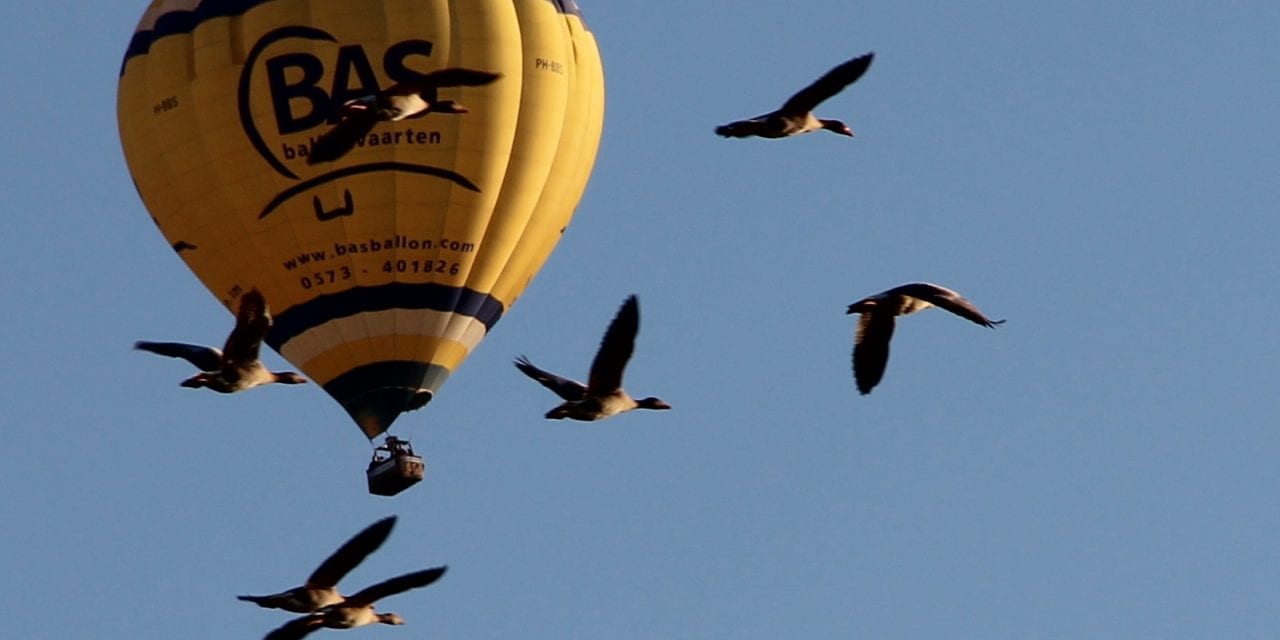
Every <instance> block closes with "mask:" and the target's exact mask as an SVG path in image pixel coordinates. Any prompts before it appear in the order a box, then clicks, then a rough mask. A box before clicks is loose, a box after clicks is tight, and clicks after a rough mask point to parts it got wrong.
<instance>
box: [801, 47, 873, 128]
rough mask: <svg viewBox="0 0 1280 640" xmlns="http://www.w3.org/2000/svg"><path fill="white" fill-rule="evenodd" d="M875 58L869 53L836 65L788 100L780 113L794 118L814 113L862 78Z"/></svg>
mask: <svg viewBox="0 0 1280 640" xmlns="http://www.w3.org/2000/svg"><path fill="white" fill-rule="evenodd" d="M873 57H875V54H874V53H868V54H866V55H862V56H858V57H857V58H853V59H852V60H848V61H845V62H842V63H840V64H838V65H836V67H835V68H834V69H832V70H830V71H828V72H826V73H825V74H823V76H822V77H821V78H818V79H817V80H814V81H813V84H810V85H809V86H807V87H805V88H803V89H801V90H800V91H798V92H796V94H795V95H793V96H791V97H790V98H788V99H787V101H786V103H784V104H783V105H782V108H781V109H779V110H778V111H780V112H782V113H785V114H787V115H793V116H801V115H804V114H806V113H809V112H810V111H813V109H814V107H816V106H818V105H819V104H821V103H822V102H823V101H824V100H826V99H827V98H830V97H831V96H834V95H836V94H837V93H840V91H841V90H842V89H844V88H845V87H847V86H849V85H851V84H853V83H854V81H856V80H857V79H858V78H861V77H862V74H864V73H866V72H867V68H868V67H870V66H871V59H872V58H873Z"/></svg>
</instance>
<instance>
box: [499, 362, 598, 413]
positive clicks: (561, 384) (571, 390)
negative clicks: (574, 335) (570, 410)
mask: <svg viewBox="0 0 1280 640" xmlns="http://www.w3.org/2000/svg"><path fill="white" fill-rule="evenodd" d="M515 365H516V368H517V369H519V370H520V371H521V372H522V373H524V374H525V375H526V376H529V377H530V378H533V379H534V380H537V381H538V382H539V383H541V384H542V386H544V387H546V388H548V389H550V390H552V391H554V392H555V394H556V395H558V396H560V397H561V398H563V399H565V400H568V401H570V402H577V401H579V400H581V399H583V398H584V397H586V395H587V385H585V384H582V383H581V382H578V381H577V380H570V379H568V378H561V377H560V376H558V375H556V374H554V373H551V372H550V371H546V370H544V369H539V368H538V367H535V366H533V363H532V362H529V359H528V358H526V357H524V356H520V357H519V358H516V361H515Z"/></svg>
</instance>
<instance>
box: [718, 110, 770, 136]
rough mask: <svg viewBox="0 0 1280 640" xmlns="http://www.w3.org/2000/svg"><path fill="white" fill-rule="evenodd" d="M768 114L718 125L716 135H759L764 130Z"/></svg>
mask: <svg viewBox="0 0 1280 640" xmlns="http://www.w3.org/2000/svg"><path fill="white" fill-rule="evenodd" d="M766 117H768V114H766V115H764V116H760V117H756V118H751V119H749V120H738V121H737V122H730V123H728V124H722V125H720V126H718V127H716V135H718V136H722V137H725V138H750V137H751V136H758V135H760V133H761V132H762V131H763V130H764V118H766Z"/></svg>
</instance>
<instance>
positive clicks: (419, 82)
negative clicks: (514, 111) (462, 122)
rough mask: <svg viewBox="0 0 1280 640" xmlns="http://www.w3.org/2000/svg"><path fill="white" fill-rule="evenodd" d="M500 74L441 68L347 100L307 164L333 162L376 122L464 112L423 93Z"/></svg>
mask: <svg viewBox="0 0 1280 640" xmlns="http://www.w3.org/2000/svg"><path fill="white" fill-rule="evenodd" d="M499 77H500V74H497V73H490V72H488V71H474V70H471V69H441V70H439V71H433V72H431V73H427V74H424V75H422V76H420V77H418V78H416V79H414V80H412V81H408V82H400V83H397V84H394V85H392V86H390V87H388V88H386V89H384V90H382V91H379V92H378V93H375V94H373V95H368V96H364V97H360V98H356V99H354V100H348V101H347V102H346V103H345V104H343V105H342V107H341V108H339V109H338V115H339V117H340V118H341V120H339V121H338V124H336V125H334V127H333V128H332V129H330V130H329V131H327V132H325V134H324V135H322V136H320V138H319V139H318V140H316V143H315V144H314V145H312V148H311V153H310V154H309V155H308V156H307V164H317V163H320V162H333V161H334V160H337V159H338V158H341V157H342V156H344V155H346V154H347V152H348V151H350V150H351V149H352V147H354V146H355V145H356V142H357V141H358V140H360V139H361V138H363V137H365V136H367V135H369V132H370V131H373V127H374V125H376V124H377V123H378V122H385V121H390V122H398V121H400V120H404V119H407V118H420V117H422V116H425V115H427V114H428V113H467V108H466V107H464V106H462V105H460V104H458V103H457V102H455V101H453V100H435V101H428V100H427V99H426V98H425V97H424V94H429V93H430V92H431V91H432V90H434V89H439V88H442V87H478V86H482V85H486V84H489V83H491V82H493V81H494V80H497V79H498V78H499Z"/></svg>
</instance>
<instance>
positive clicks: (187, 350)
mask: <svg viewBox="0 0 1280 640" xmlns="http://www.w3.org/2000/svg"><path fill="white" fill-rule="evenodd" d="M270 328H271V313H270V311H268V309H267V301H266V299H265V298H263V297H262V293H260V292H259V291H258V290H257V289H251V290H249V292H248V293H246V294H244V295H242V296H241V297H240V312H239V313H238V314H236V326H235V328H234V329H232V330H231V335H229V336H227V343H226V344H225V345H224V346H223V347H222V351H219V350H217V349H215V348H213V347H203V346H200V345H194V344H186V343H183V342H142V341H139V342H135V343H133V348H135V349H141V350H143V351H150V352H151V353H158V354H160V355H162V356H169V357H170V358H182V359H183V360H186V361H187V362H190V363H191V364H194V365H195V366H196V368H198V369H200V373H197V374H196V375H194V376H192V377H190V378H188V379H186V380H183V381H182V386H184V387H191V388H193V389H199V388H200V387H208V388H210V389H213V390H214V391H217V392H218V393H235V392H237V391H244V390H245V389H252V388H253V387H256V386H258V385H263V384H270V383H273V382H280V383H284V384H302V383H304V382H306V381H307V379H306V378H304V377H302V376H301V375H299V374H297V373H295V372H293V371H282V372H272V371H268V370H267V368H266V367H265V366H263V364H262V361H260V360H259V359H258V352H259V350H260V349H261V347H262V339H263V338H264V337H265V336H266V335H267V330H268V329H270Z"/></svg>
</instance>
